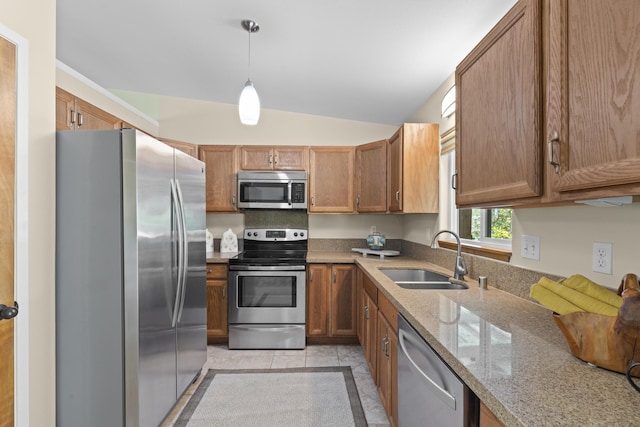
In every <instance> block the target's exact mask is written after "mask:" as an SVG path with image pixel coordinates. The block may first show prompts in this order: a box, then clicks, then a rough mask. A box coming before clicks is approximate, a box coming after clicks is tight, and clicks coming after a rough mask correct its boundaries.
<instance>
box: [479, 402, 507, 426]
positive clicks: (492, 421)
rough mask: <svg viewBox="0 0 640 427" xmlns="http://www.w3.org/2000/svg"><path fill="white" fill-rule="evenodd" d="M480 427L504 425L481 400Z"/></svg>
mask: <svg viewBox="0 0 640 427" xmlns="http://www.w3.org/2000/svg"><path fill="white" fill-rule="evenodd" d="M480 427H504V424H502V422H501V421H500V420H499V419H498V418H497V417H496V416H495V415H494V414H493V412H491V410H490V409H489V408H487V405H485V404H484V403H482V402H480Z"/></svg>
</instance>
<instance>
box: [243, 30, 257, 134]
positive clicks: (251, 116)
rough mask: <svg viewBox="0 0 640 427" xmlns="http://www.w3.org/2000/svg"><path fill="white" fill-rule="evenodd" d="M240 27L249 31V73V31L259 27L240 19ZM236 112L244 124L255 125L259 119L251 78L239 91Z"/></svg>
mask: <svg viewBox="0 0 640 427" xmlns="http://www.w3.org/2000/svg"><path fill="white" fill-rule="evenodd" d="M242 28H244V29H245V30H246V31H247V32H248V33H249V75H251V33H257V32H258V31H260V27H259V26H258V24H256V23H255V22H254V21H251V20H244V21H242ZM238 113H239V114H240V123H242V124H244V125H256V124H258V120H259V119H260V98H258V92H256V88H255V87H253V82H252V81H251V78H250V77H249V78H247V82H246V83H245V84H244V88H243V89H242V92H241V93H240V101H238Z"/></svg>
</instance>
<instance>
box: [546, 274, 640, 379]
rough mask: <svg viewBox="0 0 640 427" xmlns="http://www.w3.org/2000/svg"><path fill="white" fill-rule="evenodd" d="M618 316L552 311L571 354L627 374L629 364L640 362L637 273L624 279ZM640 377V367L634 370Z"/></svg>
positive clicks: (639, 315) (620, 289)
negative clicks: (561, 313) (560, 313)
mask: <svg viewBox="0 0 640 427" xmlns="http://www.w3.org/2000/svg"><path fill="white" fill-rule="evenodd" d="M618 295H621V296H622V301H623V302H622V306H621V307H620V309H619V310H618V315H617V316H616V317H613V316H604V315H601V314H594V313H585V312H576V313H569V314H564V315H559V314H557V313H554V314H553V319H554V320H555V321H556V323H557V325H558V327H559V328H560V331H562V334H563V335H564V337H565V338H566V340H567V343H568V344H569V348H570V349H571V353H573V355H574V356H576V357H577V358H578V359H581V360H584V361H585V362H589V363H592V364H594V365H596V366H599V367H601V368H604V369H609V370H611V371H615V372H620V373H626V371H627V367H628V366H629V364H630V363H633V362H640V286H639V284H638V277H637V276H636V275H635V274H626V275H625V276H624V277H623V278H622V282H621V283H620V287H619V288H618ZM631 375H632V376H634V377H640V366H639V367H635V368H633V369H632V370H631Z"/></svg>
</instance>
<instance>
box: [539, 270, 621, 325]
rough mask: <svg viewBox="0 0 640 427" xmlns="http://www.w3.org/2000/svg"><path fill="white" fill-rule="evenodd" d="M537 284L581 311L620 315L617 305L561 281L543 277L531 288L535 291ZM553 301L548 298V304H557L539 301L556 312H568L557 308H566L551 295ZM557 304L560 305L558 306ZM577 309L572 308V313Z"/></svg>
mask: <svg viewBox="0 0 640 427" xmlns="http://www.w3.org/2000/svg"><path fill="white" fill-rule="evenodd" d="M537 286H541V287H543V288H544V289H546V290H548V291H550V292H552V293H554V294H556V296H557V298H558V299H562V300H565V301H567V302H569V303H570V304H572V305H574V306H576V307H578V308H579V309H580V311H586V312H589V313H596V314H602V315H605V316H617V315H618V307H615V306H613V305H610V304H607V303H606V302H603V301H600V300H598V299H596V298H593V297H591V296H589V295H586V294H584V293H582V292H579V291H576V290H574V289H572V288H570V287H567V286H564V285H562V284H560V283H557V282H554V281H553V280H550V279H547V278H546V277H543V278H541V279H540V281H539V282H538V283H537V285H534V286H533V287H532V288H531V289H532V292H533V288H534V287H537ZM531 297H532V298H534V299H536V298H535V297H534V294H533V293H532V294H531ZM551 297H552V298H551V301H549V298H547V304H555V305H547V304H545V303H543V302H542V301H539V300H538V301H539V302H540V303H541V304H543V305H544V306H545V307H547V308H550V309H552V310H553V311H555V312H556V313H559V314H566V313H561V312H559V311H557V310H556V308H560V309H561V310H566V309H565V308H564V306H565V304H564V303H562V304H557V303H554V299H555V298H553V296H551ZM556 305H560V307H556ZM574 311H576V310H572V311H569V312H570V313H572V312H574Z"/></svg>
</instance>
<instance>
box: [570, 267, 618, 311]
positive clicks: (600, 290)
mask: <svg viewBox="0 0 640 427" xmlns="http://www.w3.org/2000/svg"><path fill="white" fill-rule="evenodd" d="M560 283H561V284H563V285H564V286H568V287H570V288H571V289H573V290H575V291H578V292H582V293H583V294H585V295H589V296H590V297H593V298H595V299H598V300H600V301H602V302H605V303H607V304H609V305H612V306H614V307H616V308H620V306H621V305H622V297H621V296H620V295H618V294H616V292H615V291H612V290H611V289H608V288H605V287H604V286H601V285H598V284H597V283H595V282H592V281H591V280H589V279H587V278H586V277H584V276H583V275H581V274H574V275H573V276H571V277H567V278H566V279H564V280H561V281H560Z"/></svg>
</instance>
